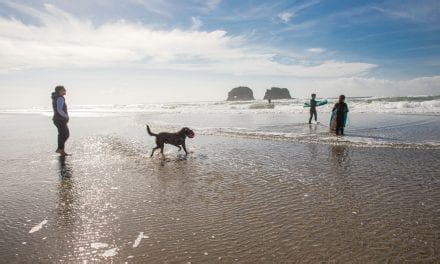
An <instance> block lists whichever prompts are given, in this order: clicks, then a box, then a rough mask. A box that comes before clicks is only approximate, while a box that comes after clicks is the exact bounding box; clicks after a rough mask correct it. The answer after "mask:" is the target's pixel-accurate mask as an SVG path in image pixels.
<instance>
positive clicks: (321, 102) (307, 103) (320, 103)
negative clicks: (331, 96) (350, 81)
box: [304, 100, 327, 107]
mask: <svg viewBox="0 0 440 264" xmlns="http://www.w3.org/2000/svg"><path fill="white" fill-rule="evenodd" d="M325 104H327V100H321V101H316V106H321V105H325ZM304 107H310V102H305V103H304Z"/></svg>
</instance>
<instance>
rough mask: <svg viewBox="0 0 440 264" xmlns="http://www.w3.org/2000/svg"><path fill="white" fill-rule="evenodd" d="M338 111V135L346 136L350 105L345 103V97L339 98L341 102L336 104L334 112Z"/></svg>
mask: <svg viewBox="0 0 440 264" xmlns="http://www.w3.org/2000/svg"><path fill="white" fill-rule="evenodd" d="M335 110H336V135H339V134H340V135H341V136H343V135H344V127H345V123H346V121H347V113H348V105H347V104H346V103H345V95H340V96H339V102H337V103H336V104H335V106H334V107H333V110H332V111H335Z"/></svg>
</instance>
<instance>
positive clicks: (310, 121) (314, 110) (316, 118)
mask: <svg viewBox="0 0 440 264" xmlns="http://www.w3.org/2000/svg"><path fill="white" fill-rule="evenodd" d="M313 116H315V121H318V114H317V113H316V109H315V108H310V118H309V124H311V123H312V118H313Z"/></svg>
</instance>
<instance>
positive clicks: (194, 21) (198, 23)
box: [191, 17, 203, 30]
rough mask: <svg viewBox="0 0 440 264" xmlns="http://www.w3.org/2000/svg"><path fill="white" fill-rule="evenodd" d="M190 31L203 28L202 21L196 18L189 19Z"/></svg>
mask: <svg viewBox="0 0 440 264" xmlns="http://www.w3.org/2000/svg"><path fill="white" fill-rule="evenodd" d="M191 22H192V25H191V30H199V29H200V28H201V27H202V26H203V22H202V20H200V18H198V17H191Z"/></svg>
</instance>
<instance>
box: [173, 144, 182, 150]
mask: <svg viewBox="0 0 440 264" xmlns="http://www.w3.org/2000/svg"><path fill="white" fill-rule="evenodd" d="M173 146H175V147H176V148H179V150H178V151H181V150H182V148H181V147H180V146H178V145H173Z"/></svg>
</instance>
